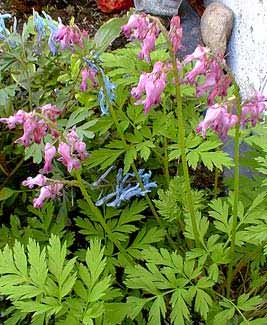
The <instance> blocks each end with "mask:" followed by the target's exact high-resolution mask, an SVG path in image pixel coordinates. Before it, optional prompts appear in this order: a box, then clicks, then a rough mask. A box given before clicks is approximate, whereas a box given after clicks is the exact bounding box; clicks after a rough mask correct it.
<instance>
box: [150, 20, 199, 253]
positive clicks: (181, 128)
mask: <svg viewBox="0 0 267 325" xmlns="http://www.w3.org/2000/svg"><path fill="white" fill-rule="evenodd" d="M149 17H150V18H151V19H152V20H154V21H155V22H156V23H157V24H158V27H159V28H160V30H161V32H162V34H163V36H164V38H165V40H166V42H167V46H168V50H169V54H170V58H171V63H172V67H173V74H174V79H175V85H176V116H177V120H178V144H179V147H180V151H181V160H182V166H183V173H184V180H185V191H186V193H185V194H186V201H187V208H188V211H189V214H190V218H191V224H192V230H193V235H194V240H195V245H196V247H199V246H200V237H199V232H198V228H197V221H196V213H195V208H194V202H193V196H192V190H191V184H190V177H189V170H188V165H187V159H186V148H185V125H184V117H183V105H182V96H181V87H180V80H179V74H178V70H177V64H176V55H175V53H174V51H173V46H172V42H171V40H170V38H169V34H168V31H167V29H166V28H165V27H164V26H163V24H162V23H161V21H160V19H158V18H155V17H153V16H149Z"/></svg>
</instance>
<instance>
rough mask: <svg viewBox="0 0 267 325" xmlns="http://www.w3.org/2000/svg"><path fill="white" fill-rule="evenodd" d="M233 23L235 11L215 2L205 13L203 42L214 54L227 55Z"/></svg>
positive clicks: (202, 19) (202, 29) (202, 18)
mask: <svg viewBox="0 0 267 325" xmlns="http://www.w3.org/2000/svg"><path fill="white" fill-rule="evenodd" d="M233 21H234V14H233V11H232V10H231V9H230V8H228V7H227V6H225V5H224V4H222V3H219V2H213V3H211V4H210V5H209V6H208V7H207V8H206V10H205V11H204V14H203V16H202V17H201V23H200V28H201V35H202V40H203V42H204V44H205V45H206V46H207V47H209V48H210V49H211V50H212V51H213V52H214V53H223V54H224V53H225V51H226V48H227V42H228V40H229V38H230V36H231V32H232V28H233Z"/></svg>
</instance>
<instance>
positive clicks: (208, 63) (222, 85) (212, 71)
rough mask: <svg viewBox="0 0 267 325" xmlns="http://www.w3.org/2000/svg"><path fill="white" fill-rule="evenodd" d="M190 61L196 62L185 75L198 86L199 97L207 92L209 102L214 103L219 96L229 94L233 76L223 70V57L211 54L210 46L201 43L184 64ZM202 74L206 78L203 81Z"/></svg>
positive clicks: (187, 79)
mask: <svg viewBox="0 0 267 325" xmlns="http://www.w3.org/2000/svg"><path fill="white" fill-rule="evenodd" d="M219 60H220V63H219ZM190 62H195V65H194V67H193V69H192V70H191V71H189V72H188V73H187V74H186V75H185V81H186V82H188V83H189V84H191V85H195V86H196V95H197V96H198V97H200V96H203V95H204V94H207V95H208V104H209V105H213V104H214V103H215V98H216V97H217V96H219V97H221V98H224V97H225V96H227V90H228V88H229V86H230V84H231V78H230V77H229V76H228V75H227V74H225V73H224V71H223V68H222V65H223V63H224V58H223V57H219V58H218V57H217V58H215V57H214V56H212V55H211V52H210V50H209V49H208V48H206V47H203V46H200V45H199V46H198V47H197V48H196V50H195V51H194V52H193V53H192V54H190V55H188V56H186V57H185V59H184V61H183V63H184V65H186V64H188V63H190ZM200 76H203V77H204V78H205V79H204V82H202V83H200V81H199V77H200Z"/></svg>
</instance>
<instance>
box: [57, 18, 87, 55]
mask: <svg viewBox="0 0 267 325" xmlns="http://www.w3.org/2000/svg"><path fill="white" fill-rule="evenodd" d="M87 36H88V33H87V32H86V31H85V30H83V31H81V30H80V29H79V28H78V27H77V26H75V25H74V26H65V25H64V24H62V22H61V21H60V23H59V26H58V29H57V31H56V32H55V33H54V35H53V39H54V40H55V42H57V43H59V44H60V47H61V49H63V50H64V49H66V48H68V49H71V48H73V47H74V46H80V47H83V46H84V44H83V42H84V38H86V37H87Z"/></svg>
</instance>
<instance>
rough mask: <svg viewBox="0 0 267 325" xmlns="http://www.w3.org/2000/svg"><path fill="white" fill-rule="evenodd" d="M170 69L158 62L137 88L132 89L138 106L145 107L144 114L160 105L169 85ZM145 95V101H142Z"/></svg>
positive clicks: (143, 77) (143, 75)
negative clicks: (168, 75)
mask: <svg viewBox="0 0 267 325" xmlns="http://www.w3.org/2000/svg"><path fill="white" fill-rule="evenodd" d="M169 69H170V66H169V65H168V64H165V63H163V62H160V61H158V62H156V63H155V64H154V67H153V70H152V72H151V73H143V74H142V75H141V76H140V79H139V83H138V85H137V87H135V88H133V89H132V92H131V93H132V95H133V96H134V97H135V98H136V99H137V101H136V102H135V104H136V105H140V104H143V105H144V113H145V114H147V113H148V112H149V111H150V109H151V107H152V106H153V105H157V104H159V103H160V100H161V94H162V92H163V91H164V89H165V87H166V84H167V72H168V70H169ZM143 93H145V94H146V98H145V99H141V97H142V95H143Z"/></svg>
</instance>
